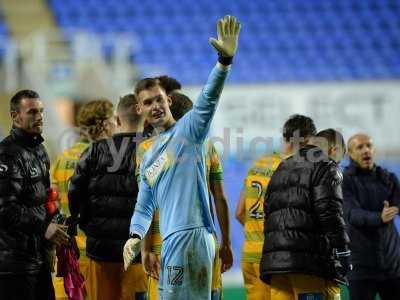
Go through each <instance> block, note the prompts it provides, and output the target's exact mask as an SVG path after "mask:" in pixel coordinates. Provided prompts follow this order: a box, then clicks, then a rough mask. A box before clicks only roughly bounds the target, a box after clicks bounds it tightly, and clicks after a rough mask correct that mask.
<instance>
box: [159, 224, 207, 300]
mask: <svg viewBox="0 0 400 300" xmlns="http://www.w3.org/2000/svg"><path fill="white" fill-rule="evenodd" d="M214 256H215V239H214V236H213V235H212V234H211V233H209V232H208V231H207V230H206V229H205V228H204V227H200V228H195V229H190V230H184V231H178V232H176V233H174V234H172V235H170V236H169V237H168V238H167V239H166V240H164V241H163V245H162V250H161V274H160V282H159V290H160V300H189V299H190V300H192V299H193V300H203V299H204V300H210V299H211V280H212V272H213V262H214Z"/></svg>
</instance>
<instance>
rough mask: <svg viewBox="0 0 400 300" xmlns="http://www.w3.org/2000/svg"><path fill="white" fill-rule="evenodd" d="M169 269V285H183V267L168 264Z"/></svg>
mask: <svg viewBox="0 0 400 300" xmlns="http://www.w3.org/2000/svg"><path fill="white" fill-rule="evenodd" d="M167 269H168V284H169V285H175V286H176V285H182V282H183V268H182V267H178V266H167Z"/></svg>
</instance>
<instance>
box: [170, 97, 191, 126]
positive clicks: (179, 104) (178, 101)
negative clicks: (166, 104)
mask: <svg viewBox="0 0 400 300" xmlns="http://www.w3.org/2000/svg"><path fill="white" fill-rule="evenodd" d="M170 96H171V100H172V104H171V107H170V110H171V113H172V116H173V117H174V119H175V120H177V121H178V120H179V119H180V118H182V117H183V116H184V115H185V114H186V113H187V112H188V111H189V110H191V109H192V108H193V102H192V100H190V98H189V97H188V96H186V95H184V94H182V93H178V92H173V93H171V95H170Z"/></svg>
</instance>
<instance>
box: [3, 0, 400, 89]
mask: <svg viewBox="0 0 400 300" xmlns="http://www.w3.org/2000/svg"><path fill="white" fill-rule="evenodd" d="M48 3H49V6H50V8H51V9H52V10H53V12H54V15H55V17H56V20H57V22H58V24H59V25H60V26H61V28H62V31H63V32H64V33H65V34H66V35H69V34H71V31H72V30H74V29H77V28H78V29H79V28H80V29H84V30H88V31H94V32H99V33H113V32H115V33H118V32H133V33H135V34H136V35H137V36H138V38H139V42H140V43H141V45H142V47H141V48H140V49H139V52H138V53H135V54H133V55H132V56H133V57H134V59H135V60H136V61H137V62H138V63H139V64H143V65H144V66H158V69H160V70H166V71H168V72H170V73H171V74H178V75H179V78H180V79H181V80H182V82H184V83H185V84H189V83H190V84H196V83H201V82H200V81H201V80H202V79H204V78H205V77H206V76H207V73H208V71H209V68H210V66H211V65H212V62H213V60H214V57H215V56H214V57H213V56H212V53H213V52H212V50H211V48H210V47H209V46H208V45H207V43H206V41H207V39H208V37H209V36H212V35H215V25H214V22H215V21H216V19H217V18H219V17H220V16H222V15H225V14H228V13H231V14H234V15H236V16H237V17H238V18H239V19H240V21H241V22H242V24H243V30H242V36H241V47H240V50H239V53H238V57H237V58H236V59H235V64H236V66H235V68H237V69H238V70H237V71H236V72H235V75H232V79H231V80H232V82H269V81H272V82H275V81H310V80H317V81H324V80H364V79H382V78H391V79H398V78H400V77H399V73H400V71H399V64H400V62H399V60H400V58H399V57H400V54H399V53H400V45H399V44H400V21H399V20H400V4H399V2H398V1H392V0H381V1H375V0H364V1H359V0H346V1H337V0H326V1H314V0H305V1H297V0H287V1H265V0H252V1H248V0H238V1H231V0H219V1H215V0H197V1H191V0H164V1H159V2H158V3H157V5H154V2H153V1H151V0H143V1H141V2H140V4H138V2H137V1H135V0H126V1H124V2H119V1H113V0H49V2H48ZM2 32H3V29H2V27H0V35H1V34H2ZM201 41H203V42H201ZM110 53H112V51H111V50H105V51H104V55H106V56H107V55H110ZM188 54H191V56H192V57H190V58H188ZM239 59H240V63H239ZM186 60H188V61H190V60H192V62H191V63H186V62H182V61H186ZM190 67H193V68H196V72H192V71H190V70H188V68H190ZM146 68H147V67H146ZM155 68H156V69H157V67H155ZM148 70H150V71H149V72H153V71H152V69H151V68H148Z"/></svg>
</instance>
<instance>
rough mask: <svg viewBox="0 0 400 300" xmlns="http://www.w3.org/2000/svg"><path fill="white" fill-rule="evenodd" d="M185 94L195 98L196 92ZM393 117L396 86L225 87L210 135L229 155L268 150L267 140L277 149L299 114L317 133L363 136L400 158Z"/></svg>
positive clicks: (399, 125) (398, 101)
mask: <svg viewBox="0 0 400 300" xmlns="http://www.w3.org/2000/svg"><path fill="white" fill-rule="evenodd" d="M186 92H187V94H188V95H189V96H190V97H191V98H192V99H196V98H195V97H196V96H197V94H198V93H199V92H200V88H198V87H196V88H190V89H187V90H186ZM399 112H400V84H399V82H359V83H357V82H354V83H329V84H328V83H327V84H320V83H318V84H282V85H236V86H235V85H228V86H226V87H225V89H224V91H223V94H222V98H221V101H220V104H219V107H218V110H217V113H216V115H215V117H214V120H213V124H212V129H211V133H210V136H211V137H213V139H214V140H215V141H217V142H216V144H218V143H219V144H222V143H224V146H223V147H224V148H225V149H226V148H229V149H228V152H229V154H230V155H232V154H233V155H235V154H236V155H237V154H238V152H241V151H246V149H247V150H251V147H253V146H254V145H258V146H257V147H259V146H260V147H261V148H264V149H265V147H271V146H268V145H269V144H270V143H271V139H273V144H274V147H275V148H279V145H280V137H281V131H282V125H283V123H284V122H285V120H286V119H287V118H288V117H289V116H290V115H292V114H295V113H299V114H305V115H308V116H310V117H312V118H313V119H314V121H315V124H316V126H317V128H318V130H320V129H325V128H329V127H333V128H335V129H338V130H340V131H341V132H342V133H343V135H344V137H345V139H346V140H347V139H348V138H349V137H350V136H351V135H352V134H355V133H357V132H365V133H368V134H370V135H371V136H372V137H373V139H374V142H375V144H376V146H377V148H378V151H379V152H380V153H381V154H384V153H400V134H399V133H400V116H399ZM228 142H229V145H228V144H227V143H228ZM266 145H267V146H266ZM217 146H218V145H217ZM219 146H221V145H219ZM268 150H269V149H268Z"/></svg>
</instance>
